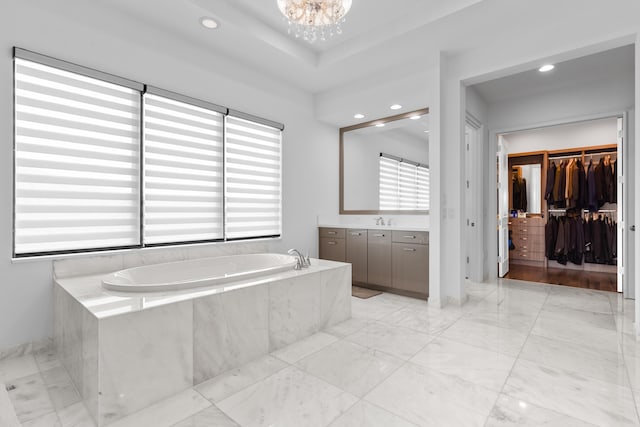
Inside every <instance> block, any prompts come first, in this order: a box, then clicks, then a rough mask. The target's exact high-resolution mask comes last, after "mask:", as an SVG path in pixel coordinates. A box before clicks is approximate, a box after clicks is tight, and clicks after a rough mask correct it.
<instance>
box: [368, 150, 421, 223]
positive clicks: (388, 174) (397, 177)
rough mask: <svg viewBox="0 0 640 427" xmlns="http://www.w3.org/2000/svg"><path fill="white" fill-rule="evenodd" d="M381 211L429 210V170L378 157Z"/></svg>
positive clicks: (406, 162)
mask: <svg viewBox="0 0 640 427" xmlns="http://www.w3.org/2000/svg"><path fill="white" fill-rule="evenodd" d="M379 168H380V180H379V185H380V189H379V202H380V209H381V210H429V168H427V167H426V166H423V165H421V164H417V163H415V162H411V161H406V160H403V159H399V158H395V157H393V156H388V155H382V154H381V155H380V164H379Z"/></svg>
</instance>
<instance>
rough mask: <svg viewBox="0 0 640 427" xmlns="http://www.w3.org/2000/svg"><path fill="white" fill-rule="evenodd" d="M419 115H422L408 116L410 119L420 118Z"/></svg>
mask: <svg viewBox="0 0 640 427" xmlns="http://www.w3.org/2000/svg"><path fill="white" fill-rule="evenodd" d="M420 117H422V116H411V117H409V118H410V119H411V120H420Z"/></svg>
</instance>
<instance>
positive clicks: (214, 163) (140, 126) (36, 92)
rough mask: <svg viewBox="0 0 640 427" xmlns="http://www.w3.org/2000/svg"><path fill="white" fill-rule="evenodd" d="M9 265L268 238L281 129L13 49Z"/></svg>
mask: <svg viewBox="0 0 640 427" xmlns="http://www.w3.org/2000/svg"><path fill="white" fill-rule="evenodd" d="M14 63H15V78H14V80H15V87H14V91H15V150H14V152H15V158H14V162H15V168H14V182H15V183H14V185H15V189H14V199H15V200H14V229H15V231H14V255H15V256H18V257H19V256H34V255H44V254H56V253H67V252H82V251H95V250H106V249H116V248H139V247H144V246H149V245H164V244H179V243H189V242H203V241H224V240H230V239H234V240H236V239H250V238H258V237H276V236H279V235H280V233H281V221H282V220H281V217H282V216H281V203H282V200H281V138H282V129H283V126H282V125H280V124H277V123H273V122H269V121H267V120H264V119H260V118H256V117H253V116H250V115H247V114H243V113H239V112H233V111H232V112H231V113H230V112H229V110H228V109H227V108H224V107H220V106H217V105H215V104H210V103H207V102H204V101H200V100H196V99H192V98H188V97H185V96H182V95H178V94H174V93H171V92H166V91H163V90H161V89H157V88H152V87H148V86H145V85H143V84H140V83H136V82H132V81H129V80H126V79H122V78H119V77H116V76H112V75H109V74H105V73H101V72H99V71H95V70H91V69H86V68H83V67H80V66H76V65H73V64H69V63H66V62H63V61H59V60H56V59H53V58H48V57H44V56H42V55H38V54H35V53H32V52H28V51H24V50H21V49H15V61H14Z"/></svg>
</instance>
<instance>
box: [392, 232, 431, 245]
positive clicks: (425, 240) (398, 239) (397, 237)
mask: <svg viewBox="0 0 640 427" xmlns="http://www.w3.org/2000/svg"><path fill="white" fill-rule="evenodd" d="M391 240H392V241H393V242H394V243H413V244H418V245H428V244H429V233H428V232H426V231H392V232H391Z"/></svg>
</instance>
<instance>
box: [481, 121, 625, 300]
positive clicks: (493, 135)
mask: <svg viewBox="0 0 640 427" xmlns="http://www.w3.org/2000/svg"><path fill="white" fill-rule="evenodd" d="M628 115H629V111H628V110H618V111H613V112H603V113H598V114H590V115H584V116H575V117H570V118H565V119H558V120H550V121H544V122H538V123H530V124H528V125H523V126H518V127H512V128H502V129H497V130H490V132H489V135H490V141H491V142H492V143H493V144H495V146H490V147H489V152H490V155H491V156H492V158H493V161H494V162H496V163H492V164H491V165H492V167H490V168H488V172H487V173H492V171H494V170H497V167H498V165H497V160H498V156H497V155H496V153H497V154H498V155H500V152H498V150H497V148H498V146H499V142H498V141H499V138H501V135H503V134H506V133H513V132H522V131H529V130H536V129H542V128H548V127H554V126H562V125H570V124H576V123H581V122H589V121H592V120H599V119H608V118H622V119H623V138H624V137H626V136H627V135H628V128H629V126H628ZM624 142H625V144H624V145H623V152H621V153H618V158H619V159H620V158H621V159H622V170H624V171H626V170H629V165H630V163H629V158H628V156H627V152H626V151H627V150H626V149H624V147H626V146H628V145H629V144H628V143H627V142H628V141H627V140H625V141H624ZM490 182H491V181H490ZM623 185H624V183H623ZM625 187H626V186H625ZM497 190H498V188H497V187H496V188H493V189H492V191H494V192H495V194H497ZM626 193H627V191H626V190H624V191H623V192H622V195H620V194H618V196H619V197H622V204H621V205H622V206H625V205H627V204H628V200H627V194H626ZM489 202H491V200H489ZM496 202H497V201H496ZM490 209H491V212H494V213H495V214H494V215H490V216H489V217H490V220H489V227H490V229H491V230H498V222H497V219H498V217H499V215H500V212H499V210H498V209H499V208H498V204H497V203H496V205H495V206H494V207H491V208H490ZM621 214H622V212H621V211H620V209H619V210H618V218H620V215H621ZM624 214H625V215H626V212H625V213H624ZM623 225H624V223H622V224H621V223H620V222H618V228H619V229H620V228H621V227H622V226H623ZM621 231H622V234H621V235H622V236H623V239H624V241H626V240H627V234H628V230H627V229H622V230H621ZM492 236H494V237H493V238H495V235H493V234H492ZM507 236H508V235H507ZM506 238H507V239H508V237H506ZM497 241H498V244H497V245H493V244H490V243H489V244H488V246H489V247H488V248H487V249H488V251H489V256H490V259H493V260H498V262H500V259H499V257H498V253H499V252H498V247H499V245H500V244H501V243H502V242H501V241H500V233H499V231H498V238H497ZM489 242H491V240H489ZM626 249H628V248H626V247H624V245H623V246H622V251H623V252H622V253H621V254H620V253H619V254H618V260H619V262H618V270H620V268H622V267H623V265H621V264H620V260H622V259H628V256H627V253H626ZM491 264H492V265H496V266H497V265H498V263H493V262H491ZM489 267H490V268H491V265H490V266H489ZM490 272H491V275H492V277H499V274H498V271H493V270H490ZM618 277H620V275H618ZM622 279H623V283H618V292H622V293H623V295H624V294H626V292H627V291H628V289H629V286H633V284H630V283H628V280H627V279H628V278H627V275H626V274H625V275H622Z"/></svg>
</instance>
